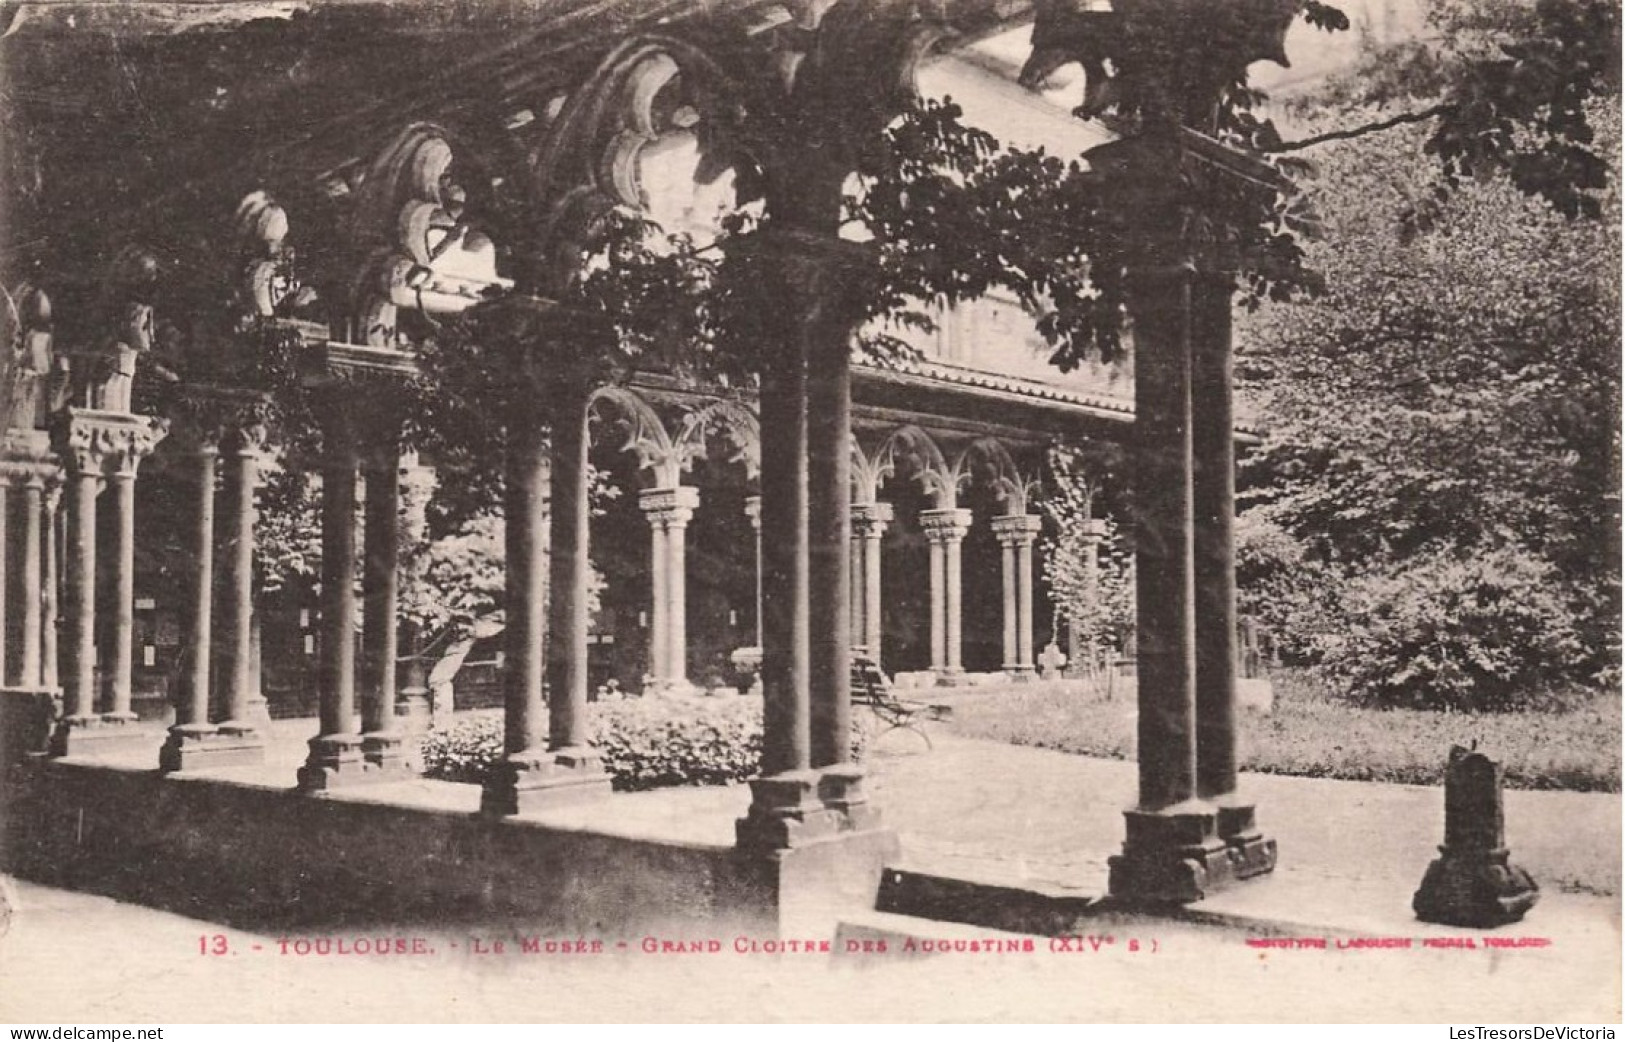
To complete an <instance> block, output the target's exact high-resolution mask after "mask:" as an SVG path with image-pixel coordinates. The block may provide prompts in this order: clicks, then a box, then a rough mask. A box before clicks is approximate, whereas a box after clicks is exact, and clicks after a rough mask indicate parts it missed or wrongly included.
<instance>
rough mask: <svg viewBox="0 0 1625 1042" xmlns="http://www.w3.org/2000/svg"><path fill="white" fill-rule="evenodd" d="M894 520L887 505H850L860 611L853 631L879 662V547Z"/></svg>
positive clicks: (880, 630)
mask: <svg viewBox="0 0 1625 1042" xmlns="http://www.w3.org/2000/svg"><path fill="white" fill-rule="evenodd" d="M892 517H893V513H892V505H891V504H890V503H855V504H853V506H852V542H853V547H854V552H855V554H856V556H857V557H858V560H859V563H860V564H861V567H860V568H858V569H856V571H855V576H854V582H855V584H856V586H857V587H858V595H857V596H856V597H855V598H854V599H853V600H854V603H856V604H857V605H858V606H859V608H860V610H859V611H858V612H857V613H856V614H855V617H854V619H853V623H852V632H853V633H855V634H858V635H859V636H861V638H862V641H863V646H864V648H865V649H866V650H867V651H868V654H869V658H871V659H873V660H874V662H875V664H876V665H879V663H880V660H881V658H880V656H881V641H882V640H884V638H885V634H884V633H883V632H882V628H881V620H882V615H881V612H882V606H881V599H880V544H881V540H882V538H883V537H884V536H885V534H886V526H888V525H889V524H891V521H892Z"/></svg>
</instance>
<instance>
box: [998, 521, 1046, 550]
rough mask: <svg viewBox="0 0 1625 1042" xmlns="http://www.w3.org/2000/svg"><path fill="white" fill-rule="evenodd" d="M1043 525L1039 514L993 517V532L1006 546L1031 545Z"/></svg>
mask: <svg viewBox="0 0 1625 1042" xmlns="http://www.w3.org/2000/svg"><path fill="white" fill-rule="evenodd" d="M1043 527H1044V521H1043V519H1042V518H1040V517H1039V516H1038V515H1037V514H1005V515H1003V516H1001V517H996V518H994V519H993V534H994V535H996V536H998V537H999V543H1000V544H1001V545H1004V546H1031V545H1032V543H1033V540H1035V539H1037V538H1038V533H1039V530H1040V529H1042V528H1043Z"/></svg>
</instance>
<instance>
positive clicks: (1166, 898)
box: [1108, 800, 1237, 904]
mask: <svg viewBox="0 0 1625 1042" xmlns="http://www.w3.org/2000/svg"><path fill="white" fill-rule="evenodd" d="M1123 817H1124V819H1125V821H1126V822H1127V831H1126V835H1125V838H1124V840H1123V852H1122V853H1121V854H1116V855H1113V856H1112V857H1111V858H1110V859H1109V860H1108V865H1109V866H1110V882H1109V890H1110V892H1111V895H1112V897H1114V898H1117V899H1119V900H1123V901H1131V902H1135V903H1150V904H1162V903H1177V904H1184V903H1188V902H1191V901H1200V900H1202V898H1204V897H1206V896H1207V895H1208V894H1210V893H1212V892H1213V891H1215V890H1219V889H1222V888H1223V887H1224V886H1225V885H1226V884H1228V883H1230V882H1233V881H1234V880H1235V879H1236V878H1237V874H1236V871H1235V864H1234V862H1233V861H1232V859H1231V854H1230V848H1229V847H1228V846H1227V845H1226V843H1225V841H1224V840H1223V839H1221V838H1220V837H1219V833H1218V821H1217V818H1218V814H1217V811H1216V810H1215V809H1214V808H1213V807H1212V806H1211V805H1209V804H1206V803H1202V802H1200V801H1195V800H1192V801H1189V802H1187V803H1183V804H1176V805H1174V806H1171V807H1166V808H1164V809H1162V810H1160V811H1141V810H1130V811H1125V812H1124V813H1123Z"/></svg>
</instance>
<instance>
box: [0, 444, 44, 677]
mask: <svg viewBox="0 0 1625 1042" xmlns="http://www.w3.org/2000/svg"><path fill="white" fill-rule="evenodd" d="M23 480H24V483H23V517H22V521H23V541H22V560H21V561H20V562H19V563H20V564H21V565H22V586H23V626H22V642H23V647H22V677H21V679H20V680H19V681H18V682H19V683H20V684H21V685H22V686H23V687H29V688H37V687H39V686H40V683H41V676H40V654H41V648H40V641H41V627H42V623H41V613H42V604H41V601H42V594H41V590H40V565H41V560H40V553H41V539H40V535H41V526H42V524H43V520H44V519H43V517H42V515H43V513H44V493H45V478H44V476H43V475H41V474H33V473H31V474H29V475H28V476H27V477H26V478H24V479H23ZM3 545H4V544H3V543H0V546H3Z"/></svg>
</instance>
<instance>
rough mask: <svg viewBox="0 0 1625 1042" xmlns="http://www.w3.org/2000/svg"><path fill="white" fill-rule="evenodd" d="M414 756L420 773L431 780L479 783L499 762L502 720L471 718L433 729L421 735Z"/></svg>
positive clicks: (497, 718)
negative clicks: (420, 770)
mask: <svg viewBox="0 0 1625 1042" xmlns="http://www.w3.org/2000/svg"><path fill="white" fill-rule="evenodd" d="M418 755H419V757H420V760H421V763H422V765H423V773H424V774H426V775H428V776H429V777H431V778H439V779H441V780H443V781H455V782H474V783H476V784H477V783H479V782H482V781H484V780H485V775H486V774H487V772H489V771H490V769H491V765H492V764H494V763H496V762H497V761H498V760H500V759H502V717H501V716H491V715H484V716H472V717H468V718H466V719H463V720H458V721H456V722H455V723H453V724H452V725H451V726H450V727H439V728H435V729H434V730H433V731H430V732H429V733H428V734H426V735H424V736H423V744H422V745H420V746H419V747H418Z"/></svg>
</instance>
